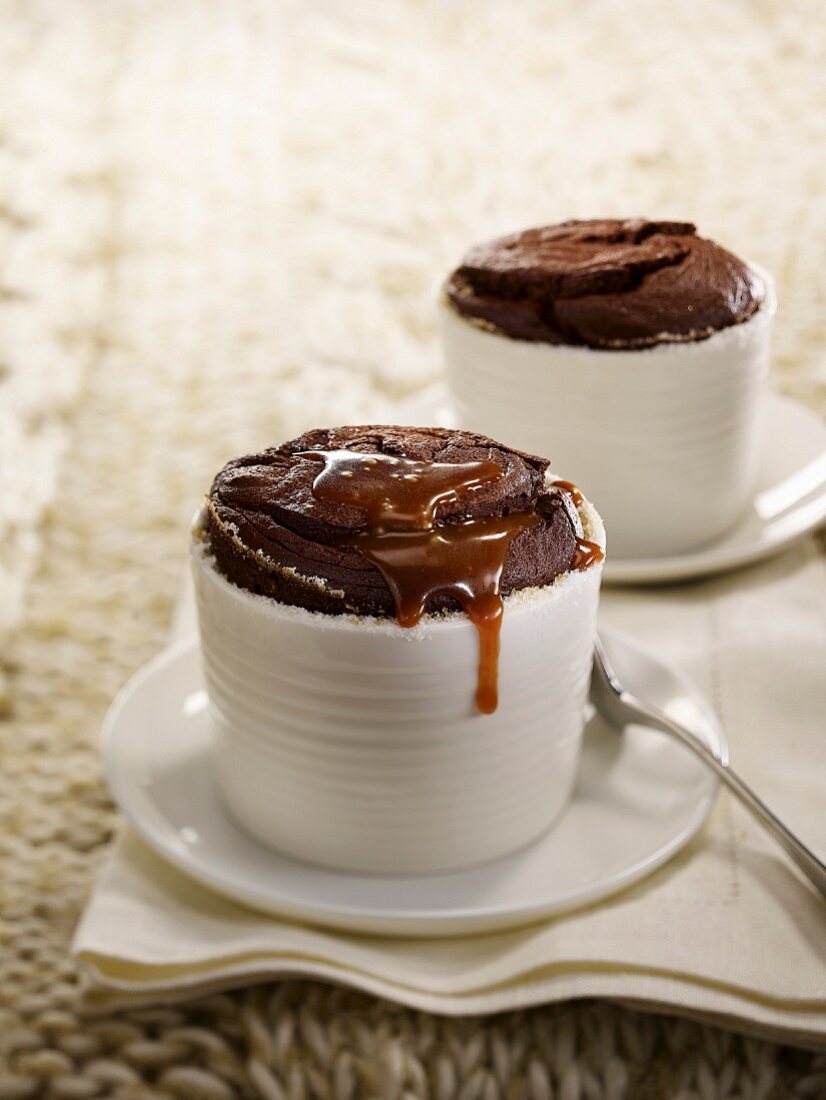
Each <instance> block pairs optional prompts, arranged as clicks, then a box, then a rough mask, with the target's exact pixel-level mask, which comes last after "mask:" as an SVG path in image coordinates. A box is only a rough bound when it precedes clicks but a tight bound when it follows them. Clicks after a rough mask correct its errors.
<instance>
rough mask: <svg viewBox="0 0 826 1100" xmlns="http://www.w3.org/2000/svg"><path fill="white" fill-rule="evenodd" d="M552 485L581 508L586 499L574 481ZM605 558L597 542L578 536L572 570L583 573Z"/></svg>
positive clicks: (558, 482) (553, 482)
mask: <svg viewBox="0 0 826 1100" xmlns="http://www.w3.org/2000/svg"><path fill="white" fill-rule="evenodd" d="M551 485H552V487H553V488H554V489H562V490H563V492H565V493H568V494H569V495H570V497H571V500H573V502H574V505H575V506H576V507H577V508H579V506H580V505H581V504H582V503H583V502H584V500H585V497H584V496H583V495H582V492H581V490H580V489H579V488H578V487H577V486H576V485H574V483H573V482H572V481H562V480H561V479H560V480H557V481H552V482H551ZM604 558H605V551H604V550H603V549H602V547H601V546H600V545H599V543H596V542H590V541H589V540H588V539H585V538H582V536H577V540H576V550H575V551H574V557H573V560H572V561H571V569H572V570H574V571H575V572H581V571H582V570H583V569H587V568H588V567H589V566H591V565H596V564H597V562H600V561H603V559H604Z"/></svg>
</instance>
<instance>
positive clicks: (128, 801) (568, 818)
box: [103, 633, 727, 936]
mask: <svg viewBox="0 0 826 1100" xmlns="http://www.w3.org/2000/svg"><path fill="white" fill-rule="evenodd" d="M605 641H606V644H607V647H608V650H609V653H610V656H611V660H612V662H613V663H614V665H615V666H616V669H617V672H618V673H619V675H620V676H621V677H622V679H623V680H624V681H625V682H627V684H628V685H629V687H631V688H633V689H634V690H636V691H638V692H639V693H640V694H641V695H642V696H643V698H647V699H651V700H652V701H653V702H655V703H659V705H660V706H662V707H663V708H664V709H666V710H669V711H671V712H672V713H673V714H674V715H679V717H680V719H681V720H682V721H683V722H684V723H685V724H687V725H689V726H690V727H691V728H692V729H693V730H694V731H695V732H696V733H697V734H698V735H699V736H700V737H702V738H703V739H704V740H705V741H706V743H707V744H709V745H710V746H711V747H712V748H713V749H714V751H715V752H717V753H718V754H720V755H721V756H723V755H724V754H725V753H726V751H727V750H726V745H725V741H724V738H723V735H722V733H721V731H720V728H719V726H718V724H717V720H716V718H715V716H714V714H713V712H712V711H711V710H710V708H709V706H708V704H707V703H706V702H705V701H704V699H703V697H702V696H701V695H700V694H699V693H698V692H697V690H696V689H695V688H693V687H692V686H691V685H690V684H689V683H687V682H686V681H685V680H683V679H682V678H681V677H680V676H678V675H677V674H676V673H675V672H673V671H672V670H671V669H669V668H668V667H666V666H665V665H662V664H660V662H659V661H657V660H655V659H654V658H653V657H650V656H648V655H647V654H645V653H644V652H643V651H642V650H639V649H637V648H636V646H633V645H632V644H631V643H630V642H629V641H627V640H626V639H625V638H624V637H623V636H621V635H617V634H612V633H607V634H606V635H605ZM208 726H209V723H208V712H207V701H206V695H205V692H204V688H203V681H202V679H201V672H200V667H199V655H198V651H197V646H196V645H195V643H194V642H193V641H191V640H189V641H187V642H185V643H181V644H179V645H178V646H175V647H174V648H172V649H170V650H167V651H166V652H165V653H162V654H160V656H159V657H157V658H156V659H155V660H154V661H151V662H150V663H149V664H148V665H146V666H145V668H143V669H142V670H141V671H140V672H138V673H137V675H136V676H134V677H133V678H132V680H131V681H130V682H129V683H128V684H127V685H126V687H125V688H124V689H123V690H122V691H121V693H120V694H119V696H118V697H117V699H116V700H115V702H114V703H113V704H112V707H111V708H110V710H109V713H108V715H107V717H106V721H105V723H104V730H103V756H104V765H105V770H106V776H107V779H108V782H109V786H110V788H111V791H112V795H113V797H114V799H115V801H116V802H117V804H118V806H119V807H120V808H121V810H122V811H123V813H124V814H125V816H126V817H127V818H128V820H129V822H130V823H131V824H132V826H133V827H134V828H135V829H136V830H137V832H138V833H140V835H141V836H142V837H143V838H144V840H146V841H147V842H148V843H149V844H150V845H151V846H152V847H153V848H154V849H155V850H156V851H157V852H158V853H159V854H160V855H162V856H163V857H164V858H166V859H167V860H169V861H170V862H171V863H173V864H175V866H176V867H178V868H179V869H180V870H181V871H184V872H185V873H186V874H188V875H191V876H192V877H193V878H195V879H198V880H199V881H200V882H202V883H205V884H206V885H207V886H210V887H212V888H213V889H215V890H217V891H218V892H220V893H222V894H225V895H226V896H228V897H231V898H233V899H235V900H237V901H240V902H243V903H245V904H247V905H250V906H252V907H253V908H256V909H263V910H265V911H266V912H271V913H275V914H279V915H283V916H288V917H291V918H295V919H299V920H303V921H309V922H313V923H316V924H324V925H332V926H336V927H339V928H345V929H351V930H356V931H361V932H379V933H384V934H391V935H417V936H427V935H444V934H459V933H465V932H480V931H485V930H492V929H496V928H504V927H509V926H513V925H518V924H524V923H527V922H530V921H531V920H536V919H538V918H540V917H544V916H547V915H549V914H552V913H557V912H559V911H561V910H564V909H570V908H572V907H574V906H579V905H583V904H585V903H587V902H593V901H595V900H596V899H598V898H602V897H604V896H605V895H607V894H610V893H613V892H614V891H616V890H619V889H620V888H622V887H624V886H627V885H629V884H630V883H632V882H634V881H636V880H637V879H639V878H641V877H642V876H643V875H646V874H648V873H649V872H651V871H653V870H654V868H656V867H658V866H659V865H660V864H662V863H664V862H665V861H666V860H667V859H669V858H670V857H671V856H673V855H674V854H675V853H676V852H677V851H679V849H680V848H682V847H683V845H684V844H686V842H687V841H688V840H689V839H690V838H691V837H692V836H694V834H695V833H696V832H697V830H698V829H699V828H700V826H701V825H702V823H703V821H704V820H705V818H706V816H707V814H708V812H709V810H710V809H711V806H712V804H713V802H714V797H715V794H716V781H715V780H714V778H713V777H712V776H711V774H710V773H709V772H708V771H707V770H706V769H705V768H704V767H703V766H702V765H701V764H699V763H698V762H697V761H696V760H695V758H694V757H693V756H691V755H690V754H689V753H688V752H687V751H686V750H685V749H684V748H682V747H681V746H680V745H679V744H677V743H676V742H674V741H672V740H670V739H669V738H668V737H666V736H665V735H663V734H660V733H657V732H655V731H653V730H651V729H647V728H645V727H642V726H633V727H629V728H628V729H627V730H626V731H625V733H624V734H620V733H619V732H617V731H616V730H614V729H613V728H611V727H609V726H606V725H605V724H604V723H603V722H602V721H601V720H600V719H599V718H596V717H593V718H592V719H591V721H590V722H589V725H588V728H587V733H586V739H585V751H584V755H583V761H582V768H581V772H580V776H579V779H578V782H577V786H576V790H575V794H574V798H573V801H572V803H571V805H570V807H569V808H568V809H567V810H566V812H565V814H564V815H563V817H562V818H561V819H560V820H559V822H558V823H557V824H556V825H555V826H554V828H552V829H551V831H550V832H549V833H547V834H546V836H545V837H543V838H542V839H541V840H539V841H537V842H535V843H534V844H532V845H531V846H530V847H528V848H525V849H523V850H522V851H520V852H518V853H517V854H515V855H512V856H508V857H507V858H505V859H500V860H498V861H497V862H495V863H490V864H487V865H486V866H484V867H479V868H475V869H473V870H469V871H462V872H459V873H453V874H442V875H429V876H415V877H413V876H368V875H355V874H340V873H337V872H333V871H327V870H324V869H321V868H318V867H312V866H309V865H305V864H301V863H297V862H294V861H293V860H290V859H288V858H286V857H284V856H281V855H279V854H278V853H276V852H272V851H270V850H269V849H267V848H265V847H262V846H261V845H260V844H258V843H257V842H256V841H254V840H252V839H251V838H249V837H248V836H246V834H245V833H243V832H242V831H241V830H240V829H239V828H238V827H237V826H236V825H235V824H234V823H233V822H232V820H231V819H230V818H229V817H228V816H227V814H226V812H225V811H224V809H223V806H222V805H221V803H220V802H219V800H218V798H217V796H216V792H215V790H214V788H213V784H212V780H211V775H210V767H209V756H208V747H209V746H208V742H209V728H208Z"/></svg>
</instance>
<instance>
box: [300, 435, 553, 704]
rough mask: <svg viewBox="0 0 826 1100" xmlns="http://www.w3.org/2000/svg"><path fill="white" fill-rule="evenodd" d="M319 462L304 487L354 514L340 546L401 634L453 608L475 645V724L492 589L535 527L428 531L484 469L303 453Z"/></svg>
mask: <svg viewBox="0 0 826 1100" xmlns="http://www.w3.org/2000/svg"><path fill="white" fill-rule="evenodd" d="M303 454H304V456H306V457H308V458H314V459H319V460H321V461H323V463H324V467H323V469H322V471H321V472H320V473H319V474H318V476H317V477H316V479H315V481H314V482H313V495H314V496H315V497H316V498H317V499H318V500H322V501H327V502H329V503H333V504H340V505H349V506H353V507H356V508H359V509H361V510H362V511H363V512H364V513H365V515H366V517H367V529H366V530H364V531H358V532H356V533H355V534H354V535H351V536H348V537H347V539H346V540H345V544H346V545H349V546H352V547H354V548H355V549H357V550H358V551H359V552H360V553H361V554H363V555H364V557H365V558H367V560H368V561H370V562H371V563H372V564H373V565H375V566H376V568H377V569H379V570H380V571H381V574H382V576H383V577H384V579H385V581H386V582H387V586H388V588H389V589H390V591H391V593H392V595H393V599H394V602H395V605H396V618H397V620H398V622H399V624H400V625H401V626H404V627H411V626H415V624H416V623H417V622H419V620H420V619H421V618H422V616H423V615H424V614H425V612H426V610H427V607H428V604H429V603H430V601H431V600H432V599H433V598H434V597H436V596H449V597H451V598H453V599H455V600H456V602H457V603H458V604H459V606H460V607H461V608H462V610H463V611H464V612H465V613H466V614H467V616H468V618H469V619H470V621H471V622H472V623H473V625H474V627H475V628H476V631H477V633H478V635H479V672H478V681H477V689H476V704H477V706H478V708H479V710H480V711H481V712H482V713H483V714H490V713H492V712H493V711H494V710H496V706H497V679H498V667H499V636H500V629H501V625H502V612H503V605H502V595H501V591H500V584H501V579H502V572H503V569H504V566H505V558H506V557H507V553H508V546H509V545H510V543H511V541H512V540H513V539H515V538H517V537H518V536H519V535H520V534H521V533H522V532H523V531H527V530H528V529H529V528H531V527H533V526H535V525H536V524H537V523H539V517H538V516H536V515H535V514H533V513H529V514H515V515H508V516H493V517H485V518H482V519H470V520H467V521H465V522H462V523H454V524H450V525H444V526H441V527H439V526H437V525H436V511H437V509H438V506H439V504H441V503H442V502H444V501H447V500H450V499H453V500H455V499H456V498H457V497H458V496H459V494H460V493H461V492H466V491H469V490H472V489H473V488H475V487H476V486H478V485H483V484H486V483H487V482H490V481H495V480H497V479H498V478H500V477H501V476H502V470H501V468H500V467H499V466H498V465H497V464H496V463H495V462H490V461H482V462H464V463H442V462H421V461H417V460H413V459H408V458H400V457H396V456H394V455H385V454H365V453H361V452H356V451H306V452H303Z"/></svg>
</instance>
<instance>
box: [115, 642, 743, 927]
mask: <svg viewBox="0 0 826 1100" xmlns="http://www.w3.org/2000/svg"><path fill="white" fill-rule="evenodd" d="M601 636H602V637H603V640H606V639H607V640H608V645H609V647H610V646H611V645H620V646H623V647H625V648H627V649H631V650H632V651H635V652H636V653H641V654H642V656H643V657H644V658H645V659H647V660H649V661H653V662H654V663H655V664H657V665H660V666H662V667H664V668H666V669H667V670H668V672H669V674H670V675H671V676H672V677H673V678H674V680H675V681H676V682H677V683H678V684H679V686H680V687H681V688H682V689H683V690H685V691H686V693H687V694H688V695H689V696H690V698H691V700H692V703H693V705H694V706H695V707H697V711H698V714H699V715H700V717H701V722H702V725H703V727H704V728H703V729H702V731H699V732H700V736H701V737H702V738H703V739H704V740H705V741H706V743H707V744H708V745H709V746H710V747H711V748H712V750H713V751H715V752H716V753H718V754H721V755H723V756H724V757H725V756H726V754H727V752H728V744H727V741H726V738H725V734H724V732H723V730H722V728H721V727H720V724H719V721H718V719H717V716H716V714H715V713H714V711H713V709H712V708H711V706H710V704H709V703H708V701H707V700H706V698H705V697H704V696H703V695H702V693H701V692H700V691H699V689H698V688H697V687H696V686H695V685H694V684H693V683H692V682H691V681H690V680H689V679H688V678H687V677H685V676H684V675H683V674H682V673H680V672H679V671H678V670H677V669H674V668H673V667H672V666H671V665H668V664H665V663H664V662H663V661H661V660H660V659H659V658H657V657H655V656H654V655H653V654H651V653H649V652H647V651H646V650H645V649H644V648H643V647H640V646H639V645H637V643H635V642H634V641H633V640H631V639H630V638H628V637H627V636H626V635H624V634H622V633H621V632H619V631H615V630H607V629H605V630H602V631H601ZM198 648H199V643H198V640H197V637H194V638H193V637H191V636H190V637H187V638H183V639H180V640H179V641H177V642H175V643H173V644H172V645H170V646H169V647H167V648H166V649H164V650H162V651H161V652H160V653H159V654H157V655H156V656H155V657H153V658H152V659H151V660H150V661H149V662H147V664H145V665H144V666H143V667H142V668H141V669H139V670H138V672H136V673H135V675H134V676H133V677H132V678H131V679H130V680H129V681H128V682H127V683H126V684H125V685H124V687H123V688H121V690H120V691H119V692H118V694H117V696H116V697H115V699H114V700H113V702H112V704H111V706H110V708H109V711H108V712H107V714H106V717H105V719H104V723H103V727H102V731H101V752H102V758H103V769H104V775H105V778H106V782H107V785H108V787H109V790H110V792H111V795H112V798H113V800H114V802H115V803H116V805H117V806H118V808H119V810H120V812H121V813H122V814H123V816H124V818H125V819H126V821H127V823H128V824H129V826H130V827H131V828H132V829H133V830H134V831H135V832H136V833H137V834H138V836H139V837H140V838H141V839H142V840H143V841H144V842H145V843H146V844H147V845H148V846H149V847H150V848H151V849H152V851H153V852H155V853H156V854H157V855H158V856H159V857H160V858H161V859H163V860H164V861H165V862H166V863H168V864H171V865H172V866H173V867H175V868H176V869H177V870H179V871H180V872H181V873H182V874H184V875H185V876H186V877H187V878H189V879H191V880H193V881H195V882H196V883H198V884H200V885H201V886H202V887H205V888H207V889H209V890H211V891H213V892H214V893H216V894H218V895H220V896H222V897H224V898H227V899H229V900H231V901H233V902H235V903H236V904H242V905H244V906H246V907H248V908H250V909H253V910H255V911H257V912H259V913H264V914H267V915H269V916H272V917H274V918H281V919H289V920H297V921H300V922H303V923H308V924H312V925H315V926H317V927H321V928H327V929H331V928H332V929H338V930H340V931H350V932H359V933H363V934H378V935H390V936H406V935H413V936H421V937H438V936H448V937H449V936H458V935H465V934H482V933H486V932H490V933H492V932H496V931H504V930H507V929H511V928H518V927H523V926H526V925H530V924H532V923H536V922H537V921H540V920H543V919H546V918H549V917H553V916H557V915H560V914H563V913H569V912H571V911H574V910H577V909H580V908H583V907H585V906H588V905H591V904H594V903H595V902H597V901H602V900H604V899H607V898H610V897H612V896H614V895H615V894H618V893H620V892H621V891H623V890H625V889H627V888H628V887H629V886H631V885H633V884H634V883H636V882H638V881H640V880H641V879H643V878H646V877H648V875H649V874H651V873H653V872H654V871H656V870H657V869H658V868H660V867H662V866H663V865H664V864H665V863H667V862H668V861H669V860H670V859H672V858H673V857H674V856H675V855H676V854H677V853H678V852H679V851H680V850H681V849H682V848H683V847H685V845H686V844H688V843H689V841H690V840H691V839H692V838H693V837H694V836H696V834H697V833H698V832H699V830H700V829H701V828H702V827H703V825H704V824H705V821H706V819H707V818H708V815H709V814H710V812H711V810H712V808H713V806H714V804H715V801H716V798H717V794H718V791H719V784H718V781H717V780H716V778H715V777H714V776H712V775H711V774H709V775H708V782H707V786H706V789H705V792H704V793H703V795H702V796H701V797H700V798H699V799H698V801H697V806H696V808H695V810H694V812H693V813H692V816H691V818H690V820H689V821H688V822H687V823H686V825H685V826H684V827H683V828H682V829H681V830H680V831H679V832H677V833H675V834H674V835H673V836H670V837H669V838H668V840H667V841H666V842H664V843H663V844H662V846H661V847H659V848H658V849H657V851H656V852H654V853H653V854H650V855H648V856H645V857H644V858H642V859H640V860H637V861H636V862H634V863H632V864H629V865H628V866H627V867H625V868H623V869H622V870H621V871H619V872H614V873H613V874H610V875H603V876H602V877H601V878H599V879H598V881H595V882H594V883H592V885H591V886H590V887H586V888H583V889H580V890H578V891H574V892H572V893H571V892H569V893H568V894H567V895H561V896H557V897H556V898H552V899H550V900H549V899H547V898H545V899H542V900H537V901H535V902H532V903H526V902H525V901H521V902H520V901H516V902H510V903H508V904H503V903H501V902H500V903H496V904H494V905H493V906H489V907H488V908H482V907H480V906H479V905H476V906H464V907H454V908H450V909H440V910H439V911H438V912H435V913H434V912H433V911H432V910H428V909H426V908H418V909H410V908H399V909H397V910H395V911H394V912H393V913H392V914H391V913H387V912H384V913H382V912H377V911H376V909H375V908H373V909H369V908H366V907H364V906H363V907H358V906H354V905H342V904H337V903H336V902H335V901H325V902H324V903H323V904H322V903H319V902H317V901H315V900H313V899H311V900H310V901H307V900H306V899H302V898H300V897H296V896H295V893H293V894H292V895H290V894H287V895H286V896H285V895H283V894H282V895H279V896H278V897H277V898H276V897H275V896H274V893H273V891H272V889H270V890H265V889H260V890H254V889H250V888H249V887H247V886H244V885H242V884H240V883H238V882H237V881H234V880H233V879H232V877H229V878H228V877H227V875H226V874H225V873H222V872H221V871H214V870H212V868H211V867H209V866H208V865H207V864H208V856H207V858H206V860H205V861H203V862H202V861H198V860H193V859H192V858H191V850H190V849H189V848H186V847H182V848H179V847H178V846H176V845H175V843H174V842H173V841H172V840H171V839H170V836H171V832H172V831H173V830H174V826H173V825H172V824H171V823H170V822H169V819H168V818H167V817H166V816H163V822H164V824H163V825H162V826H161V827H157V826H155V825H153V823H152V822H147V821H145V820H143V819H142V818H141V815H140V813H139V812H138V807H139V804H140V799H139V798H138V799H135V800H134V801H135V802H137V803H138V807H136V806H135V805H134V803H133V798H132V797H131V796H130V793H129V790H128V789H127V788H130V787H131V788H134V786H135V782H136V781H135V779H134V778H133V779H132V782H131V783H129V782H128V781H127V782H125V783H123V784H122V783H121V778H120V775H119V772H118V768H117V764H118V759H119V758H118V753H117V736H118V733H117V731H118V726H119V719H120V716H121V713H122V712H123V710H124V708H125V707H126V706H127V705H128V704H129V703H130V701H132V700H133V698H134V696H135V695H137V694H139V693H140V692H141V691H142V690H145V689H146V686H147V684H151V681H152V680H153V679H154V678H155V676H157V675H158V674H159V673H161V672H163V671H165V670H167V669H168V668H170V667H171V666H175V665H180V664H183V662H184V661H186V660H187V659H191V658H192V656H193V655H194V654H196V651H197V649H198ZM198 687H199V689H200V688H201V687H202V685H200V684H199V685H198ZM618 736H619V735H618ZM674 748H675V749H676V750H677V751H680V752H682V751H685V750H684V749H683V748H682V747H681V746H679V745H678V744H677V743H676V742H674ZM202 751H203V750H202ZM216 798H217V795H216ZM155 805H157V804H155ZM226 820H227V821H228V822H229V823H230V825H231V827H232V828H234V829H238V830H239V831H240V832H242V833H243V830H241V829H240V828H239V827H238V826H237V825H235V824H234V823H233V822H232V821H231V819H230V818H229V817H227V818H226ZM552 831H553V826H552V827H551V829H550V830H549V831H548V833H547V834H546V836H550V834H551V833H552ZM243 835H244V837H245V839H246V841H247V842H248V843H250V844H253V845H255V846H256V847H258V848H259V849H261V850H262V851H265V852H266V851H267V849H266V847H265V846H264V845H262V844H260V843H259V842H257V841H256V840H255V839H254V838H252V837H249V836H248V835H247V834H243ZM542 842H543V838H540V839H539V840H538V841H535V842H534V843H537V844H542ZM515 854H516V853H511V854H509V855H507V856H504V857H501V858H500V859H499V860H494V861H492V864H491V865H492V866H494V865H496V864H500V863H504V862H506V861H507V860H509V859H512V858H513V856H514V855H515ZM273 855H274V856H275V858H276V859H277V860H289V857H287V856H284V855H281V854H279V853H273ZM290 862H294V863H300V862H301V861H297V860H290ZM303 866H304V867H305V868H306V869H307V870H309V871H317V872H318V873H319V874H322V875H324V876H328V877H335V876H340V877H342V878H347V879H351V880H352V879H364V878H369V879H376V878H379V879H381V878H385V879H387V880H388V881H391V882H392V881H399V880H402V879H404V880H405V881H406V882H410V881H416V880H419V881H421V882H422V883H423V884H424V883H428V882H431V881H432V880H433V879H449V878H451V877H455V876H459V875H462V874H466V873H468V870H474V869H466V870H464V869H463V870H458V871H453V872H440V873H439V874H424V875H421V874H419V875H378V876H376V875H365V874H362V873H358V872H347V871H335V870H333V869H330V868H321V867H319V868H314V867H312V866H311V865H310V864H303Z"/></svg>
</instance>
